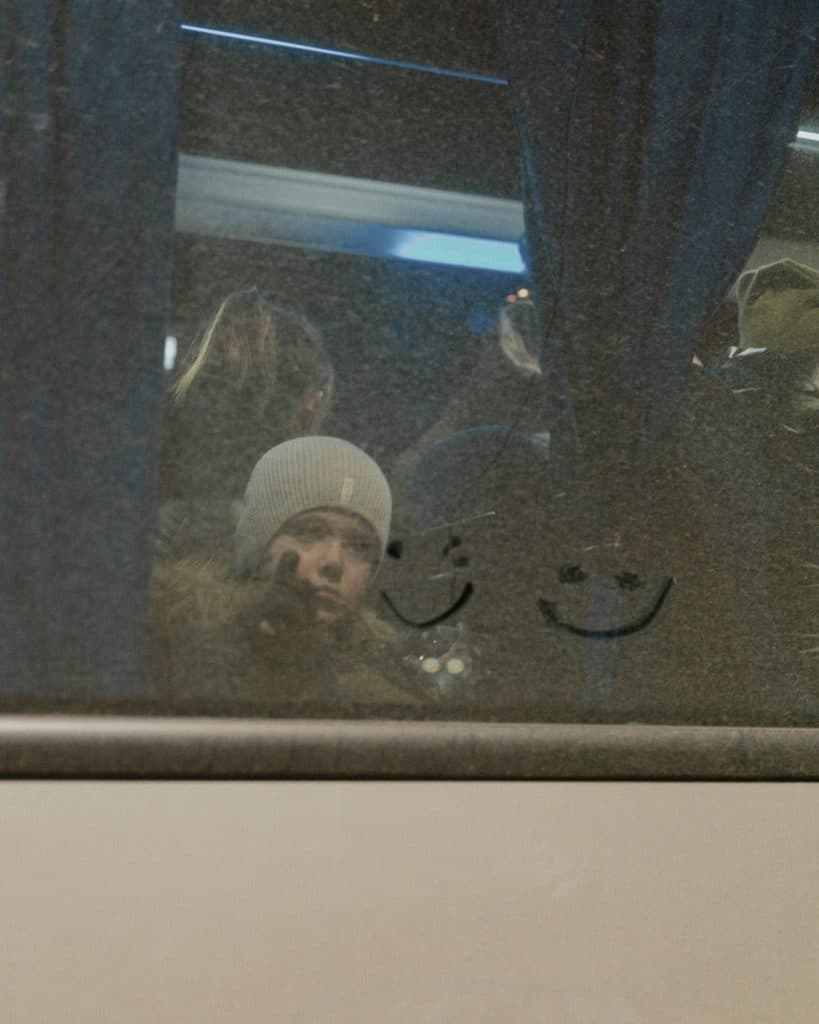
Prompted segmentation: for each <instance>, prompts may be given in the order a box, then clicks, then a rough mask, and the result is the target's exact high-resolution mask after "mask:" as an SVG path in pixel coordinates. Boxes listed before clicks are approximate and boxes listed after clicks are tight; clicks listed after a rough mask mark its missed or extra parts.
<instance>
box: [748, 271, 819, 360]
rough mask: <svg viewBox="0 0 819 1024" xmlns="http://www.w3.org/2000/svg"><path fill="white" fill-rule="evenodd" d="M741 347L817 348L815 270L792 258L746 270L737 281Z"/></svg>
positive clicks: (817, 277) (818, 306) (818, 274)
mask: <svg viewBox="0 0 819 1024" xmlns="http://www.w3.org/2000/svg"><path fill="white" fill-rule="evenodd" d="M737 301H738V303H739V336H740V341H741V343H742V347H743V348H767V349H769V350H771V351H774V352H808V351H810V350H812V349H813V350H817V351H819V271H817V270H814V269H813V267H808V266H805V264H804V263H797V262H796V261H795V260H788V259H785V260H778V261H777V262H776V263H769V264H767V265H766V266H764V267H757V268H756V270H746V271H745V273H744V274H742V275H741V276H740V278H739V281H738V282H737Z"/></svg>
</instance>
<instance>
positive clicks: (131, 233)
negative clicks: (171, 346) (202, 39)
mask: <svg viewBox="0 0 819 1024" xmlns="http://www.w3.org/2000/svg"><path fill="white" fill-rule="evenodd" d="M179 13H180V12H179V9H178V3H177V2H175V0H147V2H145V3H140V4H132V3H129V4H101V3H91V2H87V0H86V2H79V0H73V2H61V3H57V2H56V0H52V2H46V0H26V3H24V4H22V3H15V2H13V0H4V2H3V3H2V4H0V40H2V42H0V47H2V51H0V52H2V60H0V94H1V95H2V97H3V101H2V106H0V179H2V194H1V195H2V208H0V336H2V359H0V481H2V485H1V486H2V490H0V693H2V694H15V693H21V694H29V695H35V696H36V695H47V696H51V697H61V696H62V697H94V696H97V697H101V696H112V697H119V698H129V697H138V696H140V695H141V694H142V693H143V692H144V654H145V643H144V640H145V635H144V634H145V620H146V614H145V609H146V605H147V586H148V575H149V568H150V534H151V528H152V524H153V519H154V504H153V502H154V491H155V477H156V466H157V453H158V442H159V410H160V400H161V394H162V387H163V382H162V349H163V341H164V336H165V326H166V318H167V308H168V297H169V285H170V264H171V247H172V241H173V227H174V225H173V218H174V193H175V182H176V159H177V156H176V155H177V150H178V109H179V22H180V17H179Z"/></svg>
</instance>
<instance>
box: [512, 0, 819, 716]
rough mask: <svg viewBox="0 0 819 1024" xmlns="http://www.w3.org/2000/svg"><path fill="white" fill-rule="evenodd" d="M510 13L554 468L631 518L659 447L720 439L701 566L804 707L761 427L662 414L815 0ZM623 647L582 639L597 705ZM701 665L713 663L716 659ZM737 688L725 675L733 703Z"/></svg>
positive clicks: (733, 232) (537, 5)
mask: <svg viewBox="0 0 819 1024" xmlns="http://www.w3.org/2000/svg"><path fill="white" fill-rule="evenodd" d="M499 18H500V25H501V38H502V43H503V47H504V51H505V58H506V64H507V73H508V78H509V81H510V85H511V89H512V95H513V100H514V104H515V109H516V115H517V120H518V134H519V138H520V146H521V158H522V190H523V196H524V205H525V212H526V229H527V252H528V255H529V260H530V269H531V274H532V284H533V291H534V294H535V299H536V304H537V309H538V310H539V313H540V325H541V329H542V333H543V335H544V360H543V361H544V369H545V377H546V380H547V382H548V383H547V392H548V396H549V410H548V413H549V417H550V422H551V425H552V452H553V453H554V454H555V456H556V458H555V460H554V465H553V473H554V474H555V477H556V482H557V483H558V484H560V483H561V482H563V481H565V482H568V483H570V484H572V482H573V483H574V485H575V486H576V488H577V491H576V493H578V494H583V495H584V504H589V505H591V507H592V512H591V514H590V515H591V519H592V521H596V524H597V526H596V528H597V530H598V531H600V532H602V531H603V529H604V527H605V526H609V527H611V526H614V525H616V524H617V523H618V522H619V521H628V518H629V515H630V514H631V513H630V512H629V511H628V507H629V501H631V502H632V504H633V502H634V498H635V496H636V497H637V499H639V500H640V501H643V502H645V501H647V500H648V499H649V498H653V497H655V496H654V495H651V494H650V493H648V492H647V490H646V488H651V487H652V486H656V484H652V480H655V481H656V479H657V473H656V472H654V475H653V476H652V470H651V464H652V462H654V463H655V466H656V465H657V463H658V462H659V465H660V466H662V465H663V462H664V461H665V462H668V461H669V460H674V459H677V460H682V462H683V464H686V463H691V464H697V465H698V464H699V461H702V460H701V459H699V461H698V453H699V455H705V460H706V461H707V462H708V465H707V466H704V467H702V472H701V473H700V477H701V481H702V485H703V486H707V485H708V484H709V483H710V502H706V503H705V505H706V506H707V507H709V508H710V510H711V514H712V515H713V516H714V517H715V523H714V530H712V533H713V534H714V538H713V539H714V543H713V550H714V552H715V561H714V562H713V563H712V564H710V565H709V567H708V568H709V571H710V572H711V573H713V574H715V576H716V577H718V578H719V579H721V580H722V579H725V580H730V581H731V584H732V586H733V599H731V598H728V600H732V602H733V604H734V605H735V607H736V608H746V609H748V610H747V613H746V614H745V615H743V616H741V618H742V620H743V625H742V627H740V631H739V632H738V631H736V630H735V631H734V632H733V633H732V635H731V636H726V638H725V649H726V650H727V649H729V645H730V644H732V643H733V644H734V645H736V647H737V649H742V650H743V651H747V652H748V654H749V655H750V660H751V661H753V662H754V664H753V667H752V674H754V675H755V679H754V680H753V682H752V681H751V680H748V684H749V686H750V685H753V687H755V688H756V691H755V692H757V693H758V694H762V696H759V698H758V699H759V703H760V705H764V706H769V705H770V706H771V707H774V706H777V705H779V706H786V707H789V708H791V709H792V710H794V711H795V710H797V709H801V707H802V704H803V700H802V691H801V690H800V688H799V685H798V683H797V682H796V680H795V679H794V676H793V671H792V668H791V667H790V666H789V665H787V664H785V661H786V660H787V659H786V658H785V657H784V656H783V655H782V651H781V648H780V644H779V643H778V641H777V639H776V637H775V635H774V627H773V624H772V621H771V618H770V614H769V601H768V595H767V593H766V585H765V581H764V579H763V578H762V577H761V574H760V572H759V564H760V558H761V553H762V551H763V549H764V538H763V524H762V523H761V518H760V515H759V510H760V509H761V508H762V507H763V505H764V499H765V493H766V491H765V488H766V482H765V480H764V479H763V477H762V475H761V471H760V470H759V467H758V464H757V463H758V460H754V458H753V457H752V455H750V456H749V452H748V449H749V447H752V445H750V444H749V438H748V436H747V435H745V439H744V440H743V441H742V442H741V443H736V442H735V440H734V439H735V438H736V435H737V434H740V435H741V434H742V431H741V430H740V429H739V428H740V423H739V421H738V420H737V421H736V422H732V423H731V424H717V423H715V422H702V421H700V422H699V423H698V424H696V426H695V427H694V429H693V431H692V432H691V433H690V434H689V435H688V437H689V441H688V443H686V442H685V441H684V440H681V439H680V438H679V436H678V437H677V440H676V444H675V446H674V447H673V448H669V444H670V442H671V440H672V438H671V437H670V436H669V435H670V431H671V429H672V424H673V423H674V421H675V417H676V416H677V414H678V412H679V408H678V406H680V407H681V403H683V404H684V403H685V402H686V401H689V399H686V398H684V392H685V381H686V377H687V376H689V371H690V364H691V360H692V357H693V355H694V353H695V350H696V344H697V340H698V337H699V336H700V333H701V331H702V330H703V328H704V326H705V325H706V323H707V322H708V320H709V318H710V317H711V316H712V315H713V313H714V311H715V309H716V306H717V304H718V303H719V302H720V301H721V300H722V298H723V297H724V295H725V293H726V291H727V289H728V287H729V286H730V284H731V283H732V281H733V280H734V279H735V277H736V276H737V274H738V273H739V271H740V270H741V269H742V267H743V265H744V264H745V262H746V260H747V258H748V256H749V255H750V252H751V249H752V247H753V244H754V242H755V240H756V237H757V234H758V232H759V230H760V228H761V226H762V221H763V217H764V214H765V211H766V208H767V205H768V203H769V201H770V200H771V197H772V195H773V193H774V191H775V188H776V186H777V184H778V181H779V178H780V174H781V170H782V167H783V163H784V158H785V154H786V152H787V146H788V144H789V143H790V142H792V141H793V139H794V137H795V135H796V131H797V128H798V120H799V114H800V111H801V108H802V105H803V102H804V100H805V97H806V92H807V90H808V88H809V86H810V84H811V82H812V78H813V74H814V70H815V56H816V49H815V41H816V40H815V36H816V26H817V22H819V0H793V2H790V3H784V4H783V3H782V2H781V0H709V2H708V3H691V0H632V2H629V3H604V2H599V0H598V2H594V0H506V2H504V3H503V4H500V5H499ZM726 414H728V415H730V410H728V411H727V413H726ZM703 448H704V449H705V451H704V452H702V451H700V450H701V449H703ZM659 475H660V476H662V473H660V474H659ZM693 485H694V486H696V482H694V484H693ZM663 501H664V502H665V503H667V504H668V505H669V506H670V507H675V506H674V503H675V502H676V508H677V509H678V510H679V511H678V514H677V520H676V521H675V523H674V525H673V527H672V531H671V532H672V533H673V534H674V535H675V536H678V537H684V536H685V534H686V531H687V530H689V529H691V528H692V525H693V526H694V528H696V527H697V526H698V525H700V524H699V523H694V524H692V522H691V515H692V510H691V508H690V506H689V503H688V502H687V500H686V495H685V494H683V493H680V494H676V495H675V494H666V495H664V496H663ZM584 511H586V510H585V509H584ZM718 512H721V513H722V514H723V516H724V518H725V521H724V523H723V524H722V536H719V533H720V530H719V528H718V524H717V521H716V514H717V513H718ZM743 512H747V515H743V514H742V513H743ZM732 520H733V522H737V521H739V522H742V524H743V529H742V530H741V531H731V530H730V523H731V521H732ZM652 568H653V569H654V570H655V571H657V572H661V571H662V570H663V566H662V565H655V566H653V567H652ZM726 610H727V611H730V612H731V613H733V611H734V608H731V609H726ZM694 622H695V619H692V620H691V623H690V624H689V629H691V630H692V631H696V628H697V627H696V626H695V625H694ZM657 628H658V629H661V628H662V622H659V623H658V626H657ZM743 629H744V632H742V630H743ZM715 649H719V644H717V647H716V648H715ZM629 650H631V648H629ZM615 657H616V655H615V652H614V650H613V649H612V650H611V651H608V652H605V653H604V654H602V655H601V654H600V652H598V651H596V650H591V649H590V650H589V651H588V652H587V658H586V669H587V675H588V679H587V683H588V690H587V693H589V694H594V695H595V700H599V702H600V703H602V705H604V706H606V705H608V704H609V702H610V700H612V699H613V698H615V697H620V698H621V697H624V696H625V697H627V696H628V695H627V694H613V692H612V680H613V673H614V661H615ZM645 671H646V666H645V665H644V666H643V673H645ZM640 675H641V673H640V672H638V671H636V670H635V685H637V683H638V681H639V677H640ZM708 676H709V678H710V679H711V681H712V683H713V685H714V686H715V687H716V686H718V685H720V684H719V672H718V671H716V669H715V668H714V666H712V667H711V671H710V672H709V674H708ZM705 681H706V682H707V681H708V679H706V680H705ZM769 690H770V691H771V692H770V693H769V692H768V691H769ZM773 691H776V692H775V693H774V692H773ZM734 703H735V702H734V701H733V699H732V697H731V696H730V695H729V693H727V694H726V698H725V708H726V709H727V711H728V712H729V713H730V708H731V707H733V706H734ZM648 706H649V707H650V702H649V705H648ZM736 706H737V707H738V706H740V704H739V703H737V704H736ZM815 710H816V708H815V702H814V704H813V709H812V713H815ZM692 713H693V714H694V716H695V717H696V714H697V711H696V707H694V708H693V709H692ZM771 714H772V715H774V713H773V712H771ZM774 717H775V716H774Z"/></svg>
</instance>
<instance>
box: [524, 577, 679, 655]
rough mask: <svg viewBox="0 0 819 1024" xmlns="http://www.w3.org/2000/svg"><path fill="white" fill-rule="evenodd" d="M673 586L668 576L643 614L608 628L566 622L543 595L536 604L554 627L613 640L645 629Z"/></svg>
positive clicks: (581, 634) (584, 635)
mask: <svg viewBox="0 0 819 1024" xmlns="http://www.w3.org/2000/svg"><path fill="white" fill-rule="evenodd" d="M673 586H674V579H673V577H671V576H669V578H668V579H667V580H666V581H665V583H664V584H663V585H662V588H661V589H660V592H659V594H658V595H657V598H656V600H655V601H654V604H653V605H652V606H651V608H649V610H648V611H647V612H646V613H645V615H643V616H641V617H640V618H639V619H635V620H634V621H633V622H629V623H627V624H626V625H624V626H612V627H610V628H609V629H585V628H584V627H583V626H576V625H575V624H574V623H573V622H567V621H566V620H565V619H561V618H560V616H559V615H558V614H557V608H556V605H555V602H554V601H547V600H546V598H543V597H539V598H538V601H537V606H538V609H539V610H540V612H541V614H542V615H543V617H544V618H545V619H546V620H547V621H548V622H549V624H550V625H552V626H554V627H555V629H562V630H565V631H566V632H567V633H572V634H574V636H582V637H585V638H586V639H589V640H615V639H617V638H618V637H621V636H633V634H634V633H639V632H640V630H641V629H645V628H646V626H648V625H650V624H651V623H652V622H653V621H654V619H655V618H656V617H657V614H658V612H659V611H660V609H661V608H662V606H663V604H665V599H666V598H667V597H668V594H669V591H670V590H671V588H672V587H673Z"/></svg>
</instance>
